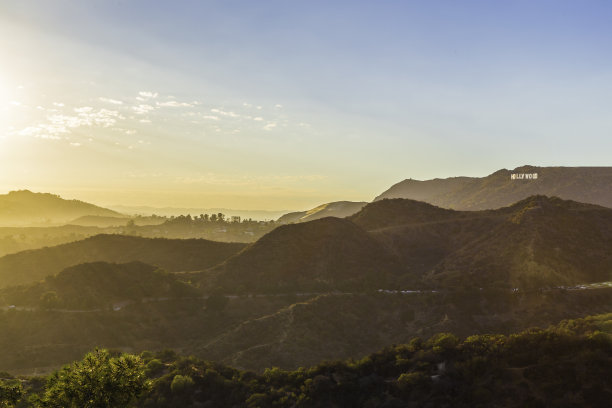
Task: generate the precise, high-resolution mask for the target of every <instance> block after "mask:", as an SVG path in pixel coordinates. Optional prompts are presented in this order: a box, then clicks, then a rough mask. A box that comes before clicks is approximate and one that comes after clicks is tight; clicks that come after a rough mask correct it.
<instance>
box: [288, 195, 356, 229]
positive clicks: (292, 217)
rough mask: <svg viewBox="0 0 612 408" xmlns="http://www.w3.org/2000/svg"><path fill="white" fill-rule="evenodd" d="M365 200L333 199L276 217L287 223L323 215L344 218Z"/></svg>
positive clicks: (353, 212) (314, 218)
mask: <svg viewBox="0 0 612 408" xmlns="http://www.w3.org/2000/svg"><path fill="white" fill-rule="evenodd" d="M366 204H367V202H365V201H357V202H355V201H335V202H332V203H326V204H321V205H319V206H317V207H315V208H312V209H310V210H308V211H295V212H290V213H287V214H285V215H283V216H282V217H280V218H279V219H278V221H277V222H279V223H281V224H289V223H292V222H306V221H312V220H318V219H319V218H325V217H337V218H344V217H348V216H349V215H353V214H355V213H356V212H357V211H359V210H361V209H362V208H363V207H364V206H365V205H366Z"/></svg>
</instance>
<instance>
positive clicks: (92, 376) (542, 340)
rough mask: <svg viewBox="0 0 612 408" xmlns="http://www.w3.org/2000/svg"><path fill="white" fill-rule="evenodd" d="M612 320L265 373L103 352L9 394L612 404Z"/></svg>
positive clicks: (57, 401)
mask: <svg viewBox="0 0 612 408" xmlns="http://www.w3.org/2000/svg"><path fill="white" fill-rule="evenodd" d="M611 324H612V316H611V315H610V314H604V315H599V316H592V317H588V318H585V319H578V320H567V321H563V322H561V323H559V324H558V325H555V326H551V327H549V328H547V329H535V328H532V329H529V330H525V331H521V332H519V333H513V334H510V335H503V334H485V335H471V336H466V337H457V336H455V335H453V334H452V333H438V334H436V335H433V336H431V337H428V338H427V337H425V338H423V337H414V338H412V339H410V340H409V341H407V342H405V343H403V344H398V345H392V346H388V347H385V348H384V349H382V350H379V351H377V352H374V353H370V354H369V355H367V356H365V357H363V358H360V359H358V360H353V359H351V360H345V361H342V360H339V359H335V360H333V361H326V362H320V363H318V364H316V365H311V366H310V367H301V368H299V369H297V370H288V371H286V370H282V369H279V368H277V367H271V368H268V369H266V370H265V371H264V372H263V373H262V374H256V373H253V372H247V371H241V370H237V369H235V368H231V367H228V366H226V365H222V364H219V363H215V362H211V361H203V360H200V359H197V358H194V357H179V356H177V354H175V353H173V352H169V351H163V352H158V353H151V352H143V353H142V354H140V355H128V354H120V353H118V352H108V351H107V350H95V351H94V352H91V353H88V354H87V355H86V356H85V357H84V358H83V359H82V360H80V361H76V362H74V363H72V364H71V365H70V366H66V367H64V368H63V369H62V370H60V371H58V372H55V373H53V374H52V375H50V376H49V377H48V380H47V381H46V382H43V381H41V380H40V379H35V378H32V379H27V378H26V379H24V380H22V381H15V380H0V387H2V388H0V389H1V390H7V392H6V395H7V396H8V395H10V396H11V399H12V400H13V401H15V402H16V401H18V400H19V399H21V400H22V404H23V405H20V406H31V405H29V403H28V402H27V401H37V400H39V398H40V399H41V400H42V402H43V404H41V405H37V404H36V403H35V405H36V406H49V404H51V406H70V405H72V406H82V404H85V403H91V404H99V405H96V406H108V405H104V404H105V401H108V400H123V401H130V400H131V401H132V402H133V403H132V404H131V405H130V406H136V407H159V408H162V407H163V408H167V407H177V408H178V407H206V406H214V407H262V408H266V407H287V408H297V407H300V408H306V407H430V406H431V407H474V406H479V407H480V406H482V407H586V406H589V407H604V406H608V405H609V402H610V398H611V397H612V387H611V386H610V382H609V381H608V379H609V377H610V375H611V374H612V365H611V364H610V361H611V359H612V333H611V330H610V327H611ZM109 372H112V373H113V374H114V375H111V376H109V375H108V373H109ZM147 380H148V381H150V383H149V384H148V385H149V386H147ZM11 387H13V388H11ZM9 389H12V390H14V391H15V392H13V393H9V392H8V390H9ZM36 397H39V398H36ZM75 404H76V405H75ZM126 406H127V405H126Z"/></svg>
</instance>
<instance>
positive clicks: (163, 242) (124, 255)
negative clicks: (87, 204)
mask: <svg viewBox="0 0 612 408" xmlns="http://www.w3.org/2000/svg"><path fill="white" fill-rule="evenodd" d="M244 247H245V244H240V243H226V242H216V241H208V240H205V239H165V238H142V237H134V236H124V235H106V234H101V235H96V236H93V237H90V238H87V239H84V240H81V241H76V242H71V243H68V244H62V245H57V246H54V247H49V248H41V249H34V250H28V251H23V252H18V253H16V254H10V255H6V256H3V257H0V288H2V287H6V286H12V285H21V284H26V283H31V282H36V281H38V280H41V279H43V278H44V277H46V276H48V275H55V274H57V273H59V272H60V271H62V270H63V269H65V268H68V267H71V266H74V265H78V264H82V263H88V262H101V261H103V262H118V263H126V262H133V261H140V262H144V263H147V264H151V265H155V266H156V267H159V268H162V269H165V270H166V271H168V272H182V271H194V270H203V269H206V268H210V267H212V266H214V265H217V264H219V263H221V262H223V261H224V260H225V259H227V258H229V257H230V256H232V255H233V254H235V253H236V252H238V251H240V250H241V249H242V248H244Z"/></svg>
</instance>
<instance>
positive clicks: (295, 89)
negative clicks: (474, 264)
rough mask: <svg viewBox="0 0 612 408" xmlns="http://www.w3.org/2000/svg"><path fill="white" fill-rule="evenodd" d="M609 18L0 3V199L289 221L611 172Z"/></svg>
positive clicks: (334, 6)
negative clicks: (440, 190) (324, 210)
mask: <svg viewBox="0 0 612 408" xmlns="http://www.w3.org/2000/svg"><path fill="white" fill-rule="evenodd" d="M611 50H612V3H610V2H609V1H589V0H585V1H576V0H572V1H562V0H554V1H537V0H528V1H518V0H511V1H492V0H491V1H468V0H462V1H456V0H449V1H407V0H403V1H371V0H368V1H356V0H351V1H332V0H326V1H313V0H308V1H297V0H296V1H291V0H279V1H267V0H258V1H250V0H243V1H231V0H220V1H205V0H202V1H152V0H146V1H145V0H143V1H136V0H130V1H127V0H126V1H120V0H114V1H113V0H105V1H102V0H100V1H87V0H83V1H73V0H65V1H60V0H39V1H30V0H14V1H11V0H5V1H2V2H0V193H5V192H7V191H8V190H12V189H23V188H28V189H31V190H34V191H45V192H53V193H59V194H61V195H62V196H65V197H68V198H79V199H83V200H87V201H92V202H95V203H98V204H119V203H122V204H141V205H153V206H162V205H164V206H165V205H174V206H201V207H230V208H242V209H266V208H267V209H305V208H310V207H313V206H315V205H317V204H320V203H323V202H327V201H333V200H341V199H345V200H371V199H372V198H373V197H374V196H375V195H377V194H379V193H380V192H382V191H383V190H385V189H386V188H387V187H389V186H390V185H391V184H393V183H395V182H398V181H400V180H402V179H405V178H409V177H412V178H417V179H428V178H434V177H449V176H456V175H475V176H484V175H487V174H489V173H491V172H493V171H495V170H497V169H499V168H513V167H516V166H519V165H523V164H534V165H568V166H576V165H589V166H606V165H610V164H611V159H610V157H612V156H611V154H612V52H611Z"/></svg>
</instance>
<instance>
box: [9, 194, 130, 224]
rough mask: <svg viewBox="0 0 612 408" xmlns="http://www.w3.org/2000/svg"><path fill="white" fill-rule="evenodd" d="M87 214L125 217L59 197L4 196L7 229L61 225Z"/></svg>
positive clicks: (91, 205)
mask: <svg viewBox="0 0 612 408" xmlns="http://www.w3.org/2000/svg"><path fill="white" fill-rule="evenodd" d="M86 215H96V216H101V217H120V216H121V214H119V213H118V212H116V211H112V210H109V209H106V208H102V207H98V206H96V205H93V204H89V203H85V202H83V201H78V200H64V199H62V198H61V197H60V196H58V195H55V194H48V193H32V192H31V191H28V190H20V191H11V192H10V193H8V194H3V195H0V224H2V225H6V226H19V225H31V224H59V223H65V222H68V221H70V220H74V219H75V218H79V217H83V216H86Z"/></svg>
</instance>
